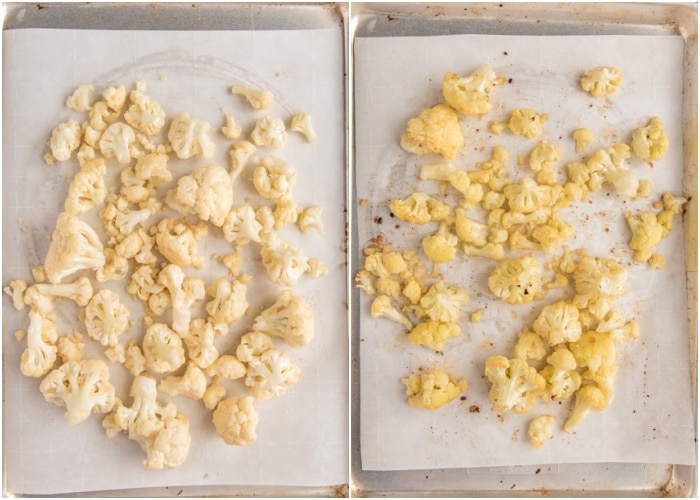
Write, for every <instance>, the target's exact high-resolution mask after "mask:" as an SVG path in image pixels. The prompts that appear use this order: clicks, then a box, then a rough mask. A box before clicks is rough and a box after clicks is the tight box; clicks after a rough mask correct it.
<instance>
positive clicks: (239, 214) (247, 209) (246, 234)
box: [221, 205, 263, 245]
mask: <svg viewBox="0 0 700 500" xmlns="http://www.w3.org/2000/svg"><path fill="white" fill-rule="evenodd" d="M221 229H222V230H223V232H224V239H225V240H226V241H228V242H234V241H235V242H236V244H237V245H244V244H246V243H248V242H250V241H255V242H257V243H260V241H262V238H261V237H260V232H261V231H262V230H263V226H262V224H260V223H259V222H258V221H257V220H256V219H255V210H253V208H252V207H251V206H250V205H241V206H240V207H236V208H232V209H231V211H229V213H228V215H227V216H226V219H225V220H224V223H223V225H222V226H221Z"/></svg>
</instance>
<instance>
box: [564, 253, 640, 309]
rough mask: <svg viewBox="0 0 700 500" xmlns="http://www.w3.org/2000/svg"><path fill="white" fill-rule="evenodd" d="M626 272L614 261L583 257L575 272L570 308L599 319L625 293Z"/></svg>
mask: <svg viewBox="0 0 700 500" xmlns="http://www.w3.org/2000/svg"><path fill="white" fill-rule="evenodd" d="M627 274H628V272H627V268H625V266H623V265H622V264H621V263H619V262H617V261H616V260H614V259H604V258H598V257H592V256H590V255H586V256H583V257H582V258H581V260H580V261H579V262H578V264H577V265H576V267H575V270H574V289H575V295H574V298H573V304H574V305H575V306H576V307H577V308H579V309H585V308H587V309H588V310H589V311H590V312H591V314H592V315H593V316H594V317H595V318H597V319H602V318H603V317H604V316H605V315H606V314H607V313H608V311H609V310H610V308H611V306H612V304H613V303H614V302H615V301H616V300H617V299H618V298H619V297H621V296H622V295H623V294H624V292H625V281H626V280H627Z"/></svg>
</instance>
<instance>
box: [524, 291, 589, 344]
mask: <svg viewBox="0 0 700 500" xmlns="http://www.w3.org/2000/svg"><path fill="white" fill-rule="evenodd" d="M578 316H579V310H578V308H577V307H576V306H575V305H573V304H570V303H568V302H566V301H564V300H559V301H557V302H555V303H553V304H548V305H546V306H544V307H543V308H542V311H540V314H539V316H537V319H536V320H535V322H534V323H533V324H532V328H533V329H534V330H535V332H536V333H537V334H538V335H539V336H541V337H542V338H543V339H545V340H546V341H547V342H549V345H552V346H554V345H558V344H562V343H564V342H576V341H577V340H578V338H579V337H580V336H581V331H582V330H581V323H580V322H579V320H578Z"/></svg>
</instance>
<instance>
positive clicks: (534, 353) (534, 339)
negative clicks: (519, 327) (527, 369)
mask: <svg viewBox="0 0 700 500" xmlns="http://www.w3.org/2000/svg"><path fill="white" fill-rule="evenodd" d="M546 355H547V350H546V348H545V347H544V341H543V340H542V337H540V336H539V335H537V334H536V333H535V332H531V331H529V330H524V331H522V332H520V333H518V341H517V342H516V344H515V357H516V358H520V359H535V360H537V361H539V360H541V359H543V358H544V357H545V356H546Z"/></svg>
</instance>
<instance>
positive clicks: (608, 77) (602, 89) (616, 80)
mask: <svg viewBox="0 0 700 500" xmlns="http://www.w3.org/2000/svg"><path fill="white" fill-rule="evenodd" d="M624 79H625V78H624V76H623V75H622V72H621V71H620V70H619V69H617V68H615V67H613V66H599V67H597V68H592V69H588V70H586V71H584V72H583V75H582V76H581V88H582V89H583V90H585V91H586V92H588V93H589V94H591V95H592V96H593V97H603V96H606V95H610V94H612V93H613V92H615V91H616V90H617V89H618V87H619V86H620V85H622V81H623V80H624Z"/></svg>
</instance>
